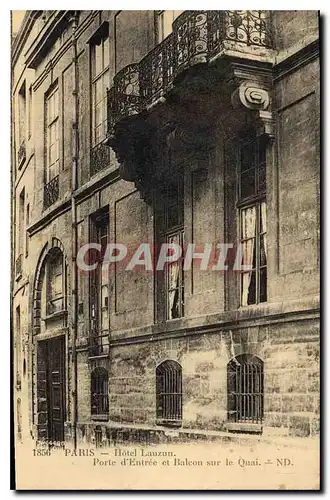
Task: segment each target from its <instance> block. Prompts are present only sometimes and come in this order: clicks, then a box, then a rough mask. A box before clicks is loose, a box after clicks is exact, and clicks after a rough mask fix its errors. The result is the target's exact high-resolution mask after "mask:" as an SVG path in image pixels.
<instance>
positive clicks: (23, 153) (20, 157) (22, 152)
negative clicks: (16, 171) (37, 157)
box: [17, 141, 26, 168]
mask: <svg viewBox="0 0 330 500" xmlns="http://www.w3.org/2000/svg"><path fill="white" fill-rule="evenodd" d="M17 160H18V167H19V168H20V167H21V166H22V165H23V163H24V162H25V160H26V147H25V141H22V143H21V145H20V147H19V149H18V153H17Z"/></svg>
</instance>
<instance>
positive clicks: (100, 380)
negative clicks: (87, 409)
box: [91, 368, 109, 416]
mask: <svg viewBox="0 0 330 500" xmlns="http://www.w3.org/2000/svg"><path fill="white" fill-rule="evenodd" d="M91 414H92V415H98V416H100V415H102V416H108V415H109V376H108V372H107V370H106V369H105V368H95V369H94V370H93V372H92V377H91Z"/></svg>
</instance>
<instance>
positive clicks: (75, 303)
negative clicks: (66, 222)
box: [70, 11, 78, 449]
mask: <svg viewBox="0 0 330 500" xmlns="http://www.w3.org/2000/svg"><path fill="white" fill-rule="evenodd" d="M70 22H71V26H72V67H73V81H72V96H73V116H72V132H73V151H72V193H71V215H72V316H71V317H72V363H73V391H72V395H73V443H74V449H76V448H77V421H78V376H77V371H78V370H77V350H76V343H77V331H78V270H77V265H76V257H77V247H78V241H77V240H78V238H77V206H76V199H75V197H74V191H75V190H76V189H77V187H78V179H77V175H78V59H77V39H76V30H77V25H78V12H77V11H72V15H71V18H70Z"/></svg>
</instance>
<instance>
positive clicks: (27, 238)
mask: <svg viewBox="0 0 330 500" xmlns="http://www.w3.org/2000/svg"><path fill="white" fill-rule="evenodd" d="M29 224H30V204H29V203H28V204H27V205H26V216H25V257H27V256H28V255H29V233H28V232H27V228H28V227H29Z"/></svg>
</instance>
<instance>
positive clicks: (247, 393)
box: [227, 354, 264, 424]
mask: <svg viewBox="0 0 330 500" xmlns="http://www.w3.org/2000/svg"><path fill="white" fill-rule="evenodd" d="M227 390H228V420H229V421H230V422H237V423H252V424H253V423H254V424H258V423H259V424H260V423H262V419H263V413H264V401H263V393H264V364H263V362H262V360H261V359H259V358H257V357H256V356H251V355H250V354H242V355H240V356H237V357H236V358H234V359H232V360H231V361H230V362H229V363H228V365H227Z"/></svg>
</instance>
